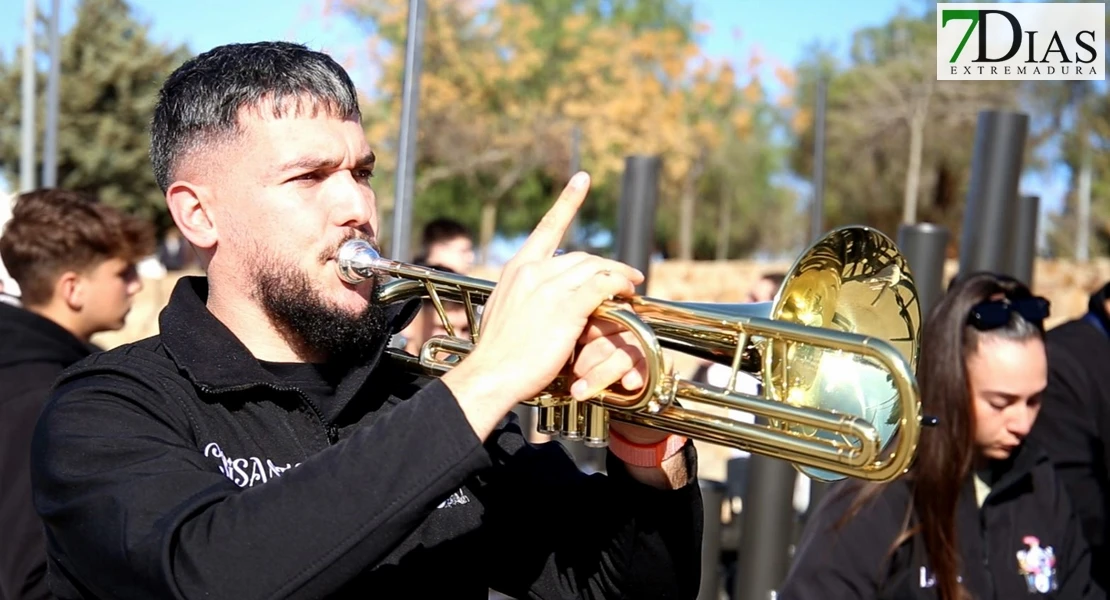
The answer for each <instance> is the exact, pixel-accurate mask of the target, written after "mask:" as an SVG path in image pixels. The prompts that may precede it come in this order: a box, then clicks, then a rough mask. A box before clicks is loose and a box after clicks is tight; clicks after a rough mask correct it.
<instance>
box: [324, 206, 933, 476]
mask: <svg viewBox="0 0 1110 600" xmlns="http://www.w3.org/2000/svg"><path fill="white" fill-rule="evenodd" d="M337 265H338V274H339V276H340V278H341V279H343V280H344V281H346V282H348V283H351V284H355V283H359V282H362V281H366V280H368V279H373V280H374V281H375V286H374V296H375V301H376V302H381V303H387V304H388V303H394V302H407V301H410V300H413V299H416V298H420V299H422V300H427V301H429V302H430V303H431V305H432V306H433V307H434V308H435V309H436V312H437V313H438V316H439V317H440V319H441V320H442V322H443V324H444V327H445V329H446V331H447V335H442V336H435V337H432V338H431V339H429V340H427V341H425V342H424V344H423V346H422V347H421V349H420V351H419V353H418V356H413V355H410V354H408V353H406V352H404V351H401V350H398V349H390V350H388V351H387V357H388V360H390V361H393V362H394V363H396V366H397V367H399V368H402V369H406V370H411V371H414V372H419V373H422V374H425V375H428V376H432V377H435V376H439V375H442V374H443V373H445V372H447V371H448V370H450V369H451V368H452V367H453V365H455V364H457V362H458V361H459V360H462V359H463V358H465V356H466V355H467V354H468V353H469V352H470V351H471V350H472V349H473V348H474V346H475V344H477V343H479V340H480V339H481V322H480V321H481V318H480V317H481V308H482V307H483V306H484V303H485V302H486V301H487V300H488V298H489V296H490V294H491V293H492V292H493V289H494V286H495V285H496V283H495V282H492V281H487V280H483V279H477V278H473V277H468V276H464V275H459V274H455V273H446V272H442V271H438V270H435V269H429V268H424V267H420V266H417V265H412V264H408V263H404V262H399V261H394V260H390V259H387V258H383V257H382V256H380V255H379V254H378V252H377V251H376V250H375V249H374V248H373V246H372V245H370V244H369V243H367V242H364V241H362V240H351V241H349V242H347V243H346V244H344V245H343V246H342V247H341V248H340V251H339V255H338V260H337ZM917 298H918V297H917V290H916V287H915V286H914V282H913V276H912V274H911V273H910V269H909V266H908V264H907V261H906V259H905V257H904V256H903V255H902V254H901V253H900V252H899V250H898V248H897V246H896V245H895V244H894V242H893V241H892V240H891V239H890V238H889V237H887V236H886V235H884V234H883V233H881V232H879V231H877V230H875V229H872V228H869V227H859V226H852V227H843V228H839V229H835V230H833V231H831V232H829V233H828V234H826V235H825V236H824V237H822V238H821V239H820V240H818V241H817V242H815V243H814V244H812V245H811V246H810V247H809V248H808V249H807V250H806V251H805V252H803V254H802V255H801V256H799V257H798V258H797V259H796V260H795V262H794V265H793V266H792V268H791V269H790V270H789V272H788V274H787V276H786V278H785V280H784V281H783V284H782V286H781V287H780V289H779V291H778V294H777V295H776V297H775V299H774V300H773V301H771V302H763V303H748V304H713V303H689V302H686V303H682V302H673V301H667V300H662V299H656V298H650V297H646V296H641V295H636V296H632V297H622V298H613V299H611V300H609V301H606V302H605V303H603V304H602V305H601V306H600V307H599V308H598V309H597V311H596V312H595V313H594V316H595V317H596V318H599V319H603V320H606V321H610V322H612V323H615V324H617V325H619V326H621V327H623V328H624V329H626V330H627V331H628V332H630V333H631V334H632V335H633V336H634V337H635V338H636V340H637V342H638V343H639V344H640V346H641V347H642V350H643V352H644V354H645V356H646V363H647V369H646V377H645V382H644V385H643V386H642V387H641V388H640V389H639V390H638V391H635V392H628V391H626V390H623V389H614V388H613V387H610V389H607V390H605V391H603V392H601V393H599V394H598V395H596V396H595V397H593V398H590V399H588V400H584V401H576V400H574V399H573V398H572V397H571V395H570V384H571V383H572V379H571V377H570V373H569V364H568V369H567V370H565V371H564V374H563V375H560V376H559V377H557V378H556V379H555V380H554V381H553V382H551V384H550V385H549V386H548V387H547V388H546V389H545V390H544V391H543V392H542V393H541V394H539V395H537V396H536V397H535V398H531V399H529V400H526V401H524V402H523V404H525V405H529V406H534V407H536V408H537V419H538V420H537V430H538V431H539V432H540V433H545V434H551V435H555V436H557V437H559V438H561V439H563V440H567V441H572V442H581V443H584V444H586V445H588V446H591V447H604V446H605V445H606V444H607V443H608V430H609V423H610V421H611V420H615V421H620V422H624V423H631V424H635V425H639V426H643V427H648V428H651V429H655V430H660V431H666V432H669V433H674V434H679V435H683V436H686V437H688V438H691V439H694V440H698V441H702V442H706V443H711V444H717V445H723V446H726V447H730V448H736V449H739V450H745V451H748V452H751V453H757V454H762V455H767V456H771V457H774V458H779V459H782V460H786V461H788V462H790V463H792V464H793V465H794V467H795V468H796V469H798V470H800V471H801V472H802V473H804V474H805V475H806V476H808V477H810V478H812V479H814V480H818V481H834V480H837V479H842V478H845V477H854V478H859V479H864V480H868V481H889V480H892V479H894V478H896V477H898V476H900V475H901V474H903V473H904V472H905V471H906V470H908V469H909V467H910V465H911V464H912V461H913V457H914V453H915V451H916V448H917V443H918V439H919V436H920V430H921V427H922V424H923V418H922V416H921V404H920V397H919V391H918V387H917V382H916V379H915V377H914V371H915V369H916V365H917V359H918V351H919V336H920V328H921V311H920V305H919V303H918V299H917ZM445 302H457V303H461V304H462V305H463V306H464V307H465V310H466V316H467V321H468V324H469V326H470V336H469V339H464V338H462V337H458V336H455V334H454V332H453V330H452V328H451V325H450V321H449V319H448V317H447V310H446V308H445V304H444V303H445ZM665 351H670V352H680V353H687V354H690V355H692V356H696V357H699V358H702V359H705V360H709V361H712V362H714V363H718V364H722V365H726V366H728V367H729V368H730V369H731V372H730V377H729V380H728V384H727V385H726V386H724V387H719V386H714V385H709V384H707V383H702V382H697V381H692V380H689V379H687V378H684V377H682V376H679V375H676V374H674V373H672V372H669V371H668V369H667V367H666V356H665V354H664V352H665ZM741 373H743V374H745V375H748V376H751V377H755V378H756V379H757V380H758V381H759V382H760V387H761V390H760V391H759V393H755V394H753V393H744V392H741V391H738V390H737V382H738V379H737V378H738V376H739V375H740V374H741ZM708 407H716V408H717V409H725V411H724V412H725V413H726V414H725V415H722V414H719V413H720V412H721V411H719V410H718V411H717V412H711V411H709V410H706V409H707V408H708ZM731 411H743V412H746V413H748V414H750V415H754V417H755V419H754V420H753V421H748V420H742V419H735V418H731V417H729V416H728V415H727V413H728V412H731ZM925 424H928V423H927V422H926V423H925Z"/></svg>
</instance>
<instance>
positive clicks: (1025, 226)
mask: <svg viewBox="0 0 1110 600" xmlns="http://www.w3.org/2000/svg"><path fill="white" fill-rule="evenodd" d="M1040 206H1041V199H1040V197H1039V196H1021V197H1019V198H1018V202H1017V205H1016V206H1015V207H1014V208H1015V210H1014V229H1013V231H1012V232H1011V235H1010V251H1009V252H1008V254H1009V255H1010V268H1009V269H1007V272H1009V274H1010V275H1012V276H1013V277H1015V278H1017V279H1018V280H1020V281H1021V282H1022V283H1024V284H1025V285H1028V286H1032V285H1033V265H1034V264H1035V263H1036V260H1037V219H1038V217H1039V216H1040Z"/></svg>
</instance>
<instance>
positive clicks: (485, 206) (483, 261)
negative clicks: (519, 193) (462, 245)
mask: <svg viewBox="0 0 1110 600" xmlns="http://www.w3.org/2000/svg"><path fill="white" fill-rule="evenodd" d="M496 226H497V198H494V197H492V196H490V197H487V198H486V199H485V200H484V201H482V220H481V222H480V223H479V229H478V248H479V253H478V260H477V261H476V262H477V263H478V264H480V265H488V264H489V259H490V256H489V252H490V246H491V245H493V234H494V233H495V229H496Z"/></svg>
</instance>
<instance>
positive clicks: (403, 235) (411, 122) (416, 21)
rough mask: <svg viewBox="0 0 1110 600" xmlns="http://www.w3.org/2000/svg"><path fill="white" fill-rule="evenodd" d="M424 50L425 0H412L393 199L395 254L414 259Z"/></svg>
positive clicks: (393, 255) (405, 259) (400, 257)
mask: <svg viewBox="0 0 1110 600" xmlns="http://www.w3.org/2000/svg"><path fill="white" fill-rule="evenodd" d="M423 53H424V0H409V23H408V39H407V40H406V42H405V80H404V84H403V85H404V89H403V90H402V97H401V135H400V139H399V140H398V142H397V193H396V196H395V197H394V200H393V231H392V234H391V237H392V242H393V243H392V245H393V248H392V249H391V251H390V253H391V257H392V258H393V259H394V260H401V261H408V260H412V256H411V254H412V247H411V244H410V241H409V240H410V239H412V196H413V193H412V188H413V185H414V184H415V181H416V137H417V136H416V130H417V121H418V120H417V115H418V114H419V113H420V69H421V66H422V64H421V63H422V62H423Z"/></svg>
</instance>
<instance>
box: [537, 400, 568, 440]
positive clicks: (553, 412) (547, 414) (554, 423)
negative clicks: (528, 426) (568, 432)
mask: <svg viewBox="0 0 1110 600" xmlns="http://www.w3.org/2000/svg"><path fill="white" fill-rule="evenodd" d="M560 408H561V407H559V406H541V407H539V408H538V409H536V431H537V432H538V433H540V434H542V435H559V433H561V432H562V428H563V419H562V416H563V413H562V411H561V410H559V409H560Z"/></svg>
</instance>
